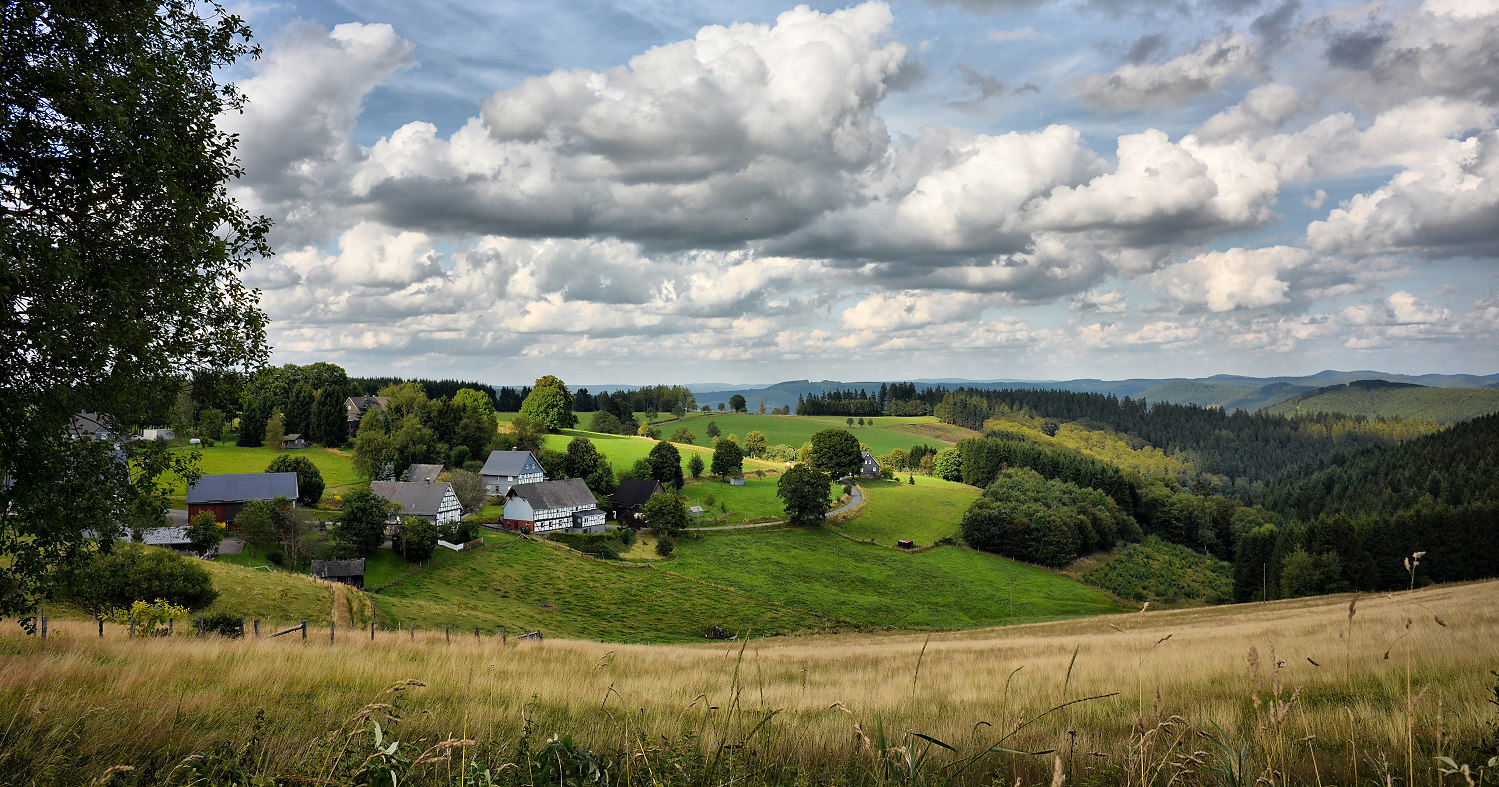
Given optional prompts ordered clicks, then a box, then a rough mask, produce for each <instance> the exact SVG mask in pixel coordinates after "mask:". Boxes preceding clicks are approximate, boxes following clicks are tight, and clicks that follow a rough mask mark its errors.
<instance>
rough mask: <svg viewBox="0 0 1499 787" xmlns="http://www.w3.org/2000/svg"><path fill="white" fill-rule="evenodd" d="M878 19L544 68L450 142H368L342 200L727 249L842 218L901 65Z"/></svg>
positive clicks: (880, 136) (806, 16)
mask: <svg viewBox="0 0 1499 787" xmlns="http://www.w3.org/2000/svg"><path fill="white" fill-rule="evenodd" d="M891 22H892V17H891V15H890V11H889V9H888V8H887V7H886V6H884V5H883V4H878V3H870V4H866V5H862V6H857V7H854V8H850V9H846V10H843V11H837V12H834V13H830V14H822V13H818V12H815V11H811V10H809V9H807V8H806V7H805V6H803V7H799V8H797V9H794V10H792V11H788V12H786V13H784V14H782V15H781V16H780V17H778V18H777V20H776V23H775V24H774V25H751V24H736V25H733V26H730V27H719V26H711V27H705V28H703V29H702V30H701V31H699V32H698V34H697V36H696V37H695V38H694V39H691V40H687V41H680V42H677V43H673V44H667V45H664V46H659V47H656V48H654V49H651V50H650V51H648V52H645V53H644V54H641V55H639V56H637V57H635V58H633V59H631V60H630V62H629V64H628V65H627V66H623V67H620V68H615V69H610V70H608V71H601V72H600V71H586V70H581V69H578V70H570V71H556V72H553V73H551V74H548V75H546V76H543V77H536V78H532V79H528V80H526V81H524V82H522V83H521V84H519V85H517V86H515V87H512V88H509V89H506V90H502V91H499V92H497V93H494V94H492V95H490V96H489V97H488V98H486V99H485V100H484V101H483V104H482V113H481V115H480V117H478V118H474V119H473V120H471V121H470V122H469V123H468V124H467V125H465V126H464V127H463V128H462V129H460V130H459V131H457V132H456V133H455V134H453V136H452V137H451V138H449V139H441V138H439V137H438V136H437V135H436V133H435V129H434V128H432V127H431V126H430V125H425V124H414V125H411V126H408V127H406V128H403V129H400V130H397V131H396V132H395V133H393V134H391V135H390V136H388V137H386V138H384V139H382V140H380V142H378V143H377V144H376V145H375V146H374V148H373V149H372V150H371V151H370V155H369V159H368V161H367V162H366V163H365V165H364V166H363V167H362V168H361V170H360V172H359V173H358V175H357V176H356V178H355V182H354V185H355V194H356V196H358V197H361V198H363V199H365V200H367V201H368V202H369V203H370V204H371V206H372V207H373V208H374V209H375V210H376V211H377V212H378V215H379V216H380V217H381V218H382V220H383V221H385V222H386V223H390V224H402V223H407V224H422V225H424V226H430V225H433V224H438V225H443V226H445V227H447V228H449V229H450V230H451V231H460V230H462V231H469V232H474V233H485V234H504V235H527V236H536V237H539V236H570V237H582V236H588V235H606V234H607V235H614V236H617V237H622V238H628V239H630V240H634V241H639V242H644V243H648V244H652V245H654V246H657V247H676V248H688V247H692V246H716V247H725V246H734V245H739V244H742V243H743V242H745V241H746V240H749V239H752V238H758V237H764V236H766V235H774V234H779V233H784V232H787V231H790V230H792V229H795V228H797V227H799V226H802V225H803V224H805V223H806V222H808V221H810V220H811V219H813V218H815V217H816V216H817V215H819V214H821V213H823V212H824V211H826V210H829V209H832V208H836V207H839V206H841V204H842V203H843V201H844V200H845V199H846V196H847V193H848V189H847V188H846V181H847V180H848V178H850V177H852V176H853V175H855V174H857V173H859V172H861V171H863V170H864V169H865V168H867V167H868V166H870V164H871V163H873V162H876V161H878V160H879V159H880V157H882V156H883V155H884V153H885V151H886V148H887V146H888V144H889V134H888V132H887V131H886V129H885V125H884V123H883V121H882V120H881V119H880V118H879V116H878V115H877V114H876V113H875V111H874V110H875V107H876V105H877V104H878V103H879V102H880V100H881V99H882V98H883V96H884V95H885V93H886V91H887V89H888V85H889V83H890V82H891V81H892V80H894V79H896V78H897V77H898V76H899V74H900V73H901V70H902V68H903V67H904V66H905V63H906V59H905V56H906V49H905V47H904V46H902V45H900V44H897V43H891V42H888V41H887V40H886V39H887V38H888V37H889V28H890V25H891Z"/></svg>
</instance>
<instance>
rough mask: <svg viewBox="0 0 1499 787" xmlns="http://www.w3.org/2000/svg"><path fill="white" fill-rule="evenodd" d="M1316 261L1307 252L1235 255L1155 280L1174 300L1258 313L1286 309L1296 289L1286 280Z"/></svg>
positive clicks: (1204, 260) (1200, 261)
mask: <svg viewBox="0 0 1499 787" xmlns="http://www.w3.org/2000/svg"><path fill="white" fill-rule="evenodd" d="M1310 258H1311V253H1310V252H1308V251H1306V250H1305V249H1297V248H1292V247H1288V246H1272V247H1269V248H1263V249H1229V250H1228V251H1214V252H1208V253H1206V254H1200V255H1198V256H1196V257H1194V258H1192V259H1191V260H1188V261H1187V262H1184V263H1182V264H1180V265H1173V266H1171V267H1168V268H1164V269H1162V270H1160V271H1158V272H1157V273H1155V274H1154V275H1153V276H1152V279H1153V281H1154V282H1155V283H1156V285H1157V286H1159V287H1161V288H1162V289H1164V290H1165V291H1166V293H1167V294H1169V295H1170V296H1171V297H1172V298H1174V299H1176V300H1179V301H1182V302H1183V303H1187V304H1192V305H1197V306H1206V307H1207V308H1208V309H1209V310H1211V311H1214V312H1225V311H1231V310H1234V309H1258V308H1263V307H1266V306H1274V305H1276V304H1282V303H1286V302H1287V301H1288V300H1289V297H1288V295H1287V293H1288V291H1289V290H1290V286H1291V285H1290V283H1289V282H1287V281H1286V280H1285V278H1283V274H1285V273H1286V272H1287V271H1290V270H1293V269H1295V268H1297V267H1300V266H1302V265H1306V264H1307V263H1308V261H1309V260H1310Z"/></svg>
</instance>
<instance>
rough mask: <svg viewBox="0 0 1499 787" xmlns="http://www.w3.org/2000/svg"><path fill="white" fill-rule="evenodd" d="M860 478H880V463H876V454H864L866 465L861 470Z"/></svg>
mask: <svg viewBox="0 0 1499 787" xmlns="http://www.w3.org/2000/svg"><path fill="white" fill-rule="evenodd" d="M859 477H860V478H879V477H880V463H879V462H876V461H875V459H874V454H871V453H869V452H868V451H865V452H864V465H863V466H862V467H860V468H859Z"/></svg>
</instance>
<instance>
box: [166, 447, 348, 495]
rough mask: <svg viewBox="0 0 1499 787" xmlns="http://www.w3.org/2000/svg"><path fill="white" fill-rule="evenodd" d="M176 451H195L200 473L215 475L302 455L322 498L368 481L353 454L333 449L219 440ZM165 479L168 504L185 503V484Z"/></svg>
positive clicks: (260, 470)
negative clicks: (319, 480) (319, 481)
mask: <svg viewBox="0 0 1499 787" xmlns="http://www.w3.org/2000/svg"><path fill="white" fill-rule="evenodd" d="M175 450H177V452H179V453H185V452H188V451H198V452H199V454H200V458H199V460H198V467H199V468H200V469H202V470H203V474H204V475H218V474H221V473H263V472H265V469H266V467H267V466H268V465H270V463H271V460H273V459H275V458H276V457H277V456H280V455H282V454H286V455H289V456H305V457H307V458H308V459H311V460H312V463H313V464H314V465H317V469H318V472H320V473H322V474H323V483H324V484H325V485H326V486H324V488H323V499H324V500H330V499H332V498H333V496H334V495H336V494H342V493H344V492H348V491H350V490H352V489H356V488H358V487H361V486H367V485H368V484H369V482H368V481H367V480H365V479H363V478H360V477H359V476H358V474H356V473H355V472H354V457H353V456H350V455H348V454H345V453H343V452H334V451H331V450H329V449H326V448H298V449H296V450H292V451H274V450H272V449H270V448H268V447H265V446H261V447H260V448H240V447H239V446H237V445H232V444H229V443H219V444H218V445H215V446H213V447H212V448H207V447H204V446H192V447H183V448H180V449H175ZM166 481H167V482H168V483H170V484H171V485H172V491H171V500H172V505H173V506H175V507H178V508H182V507H185V506H186V505H187V484H186V483H184V482H183V481H182V479H180V478H178V477H176V476H175V475H173V474H170V473H169V474H168V475H167V477H166Z"/></svg>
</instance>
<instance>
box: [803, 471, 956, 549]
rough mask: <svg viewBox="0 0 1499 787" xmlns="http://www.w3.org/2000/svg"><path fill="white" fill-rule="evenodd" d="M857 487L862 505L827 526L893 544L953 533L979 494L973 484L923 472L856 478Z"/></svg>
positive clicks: (929, 541) (923, 542) (919, 543)
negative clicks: (911, 481)
mask: <svg viewBox="0 0 1499 787" xmlns="http://www.w3.org/2000/svg"><path fill="white" fill-rule="evenodd" d="M905 478H914V479H915V480H916V484H915V485H914V486H913V485H911V484H908V483H907V482H906V480H905ZM859 487H860V489H862V490H863V492H864V506H863V508H861V509H859V512H858V514H857V515H856V516H854V517H853V518H851V519H847V520H844V521H840V522H836V523H834V524H832V525H830V527H832V528H833V529H834V530H837V531H838V532H840V533H843V534H845V535H848V536H849V537H851V538H857V539H859V540H861V541H862V540H869V539H873V540H874V541H875V543H878V544H881V545H884V546H895V542H896V541H899V540H901V539H910V540H911V541H914V542H915V545H916V546H918V547H920V546H927V545H929V544H933V543H936V542H937V541H939V540H941V539H944V538H947V537H949V536H955V535H957V534H958V525H959V523H960V522H961V521H962V519H963V512H964V511H967V510H968V506H969V505H970V504H972V503H973V501H974V500H976V499H977V498H978V496H979V490H978V488H977V487H972V486H967V485H965V484H958V483H954V482H952V481H943V480H941V479H938V478H931V477H928V476H923V475H916V476H905V477H902V478H900V479H897V480H894V481H886V480H873V481H860V482H859Z"/></svg>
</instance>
